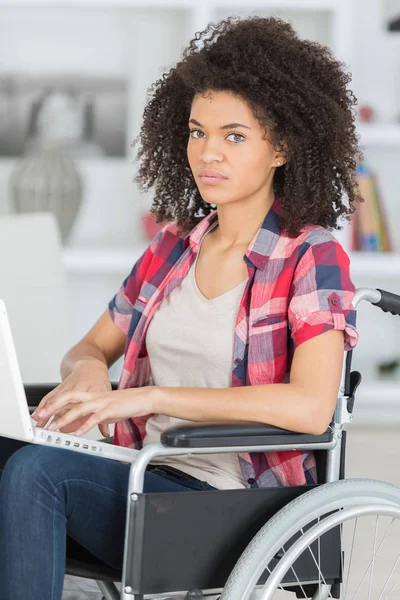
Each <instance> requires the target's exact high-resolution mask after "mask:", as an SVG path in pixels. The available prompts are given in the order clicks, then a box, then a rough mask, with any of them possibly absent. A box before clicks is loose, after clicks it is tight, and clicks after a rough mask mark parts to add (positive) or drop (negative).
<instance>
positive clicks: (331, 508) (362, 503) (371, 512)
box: [25, 288, 400, 600]
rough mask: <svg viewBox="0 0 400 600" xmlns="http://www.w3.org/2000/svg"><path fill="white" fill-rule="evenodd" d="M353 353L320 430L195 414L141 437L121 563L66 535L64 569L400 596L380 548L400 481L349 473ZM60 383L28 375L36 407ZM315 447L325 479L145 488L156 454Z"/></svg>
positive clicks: (184, 585) (96, 576) (262, 588)
mask: <svg viewBox="0 0 400 600" xmlns="http://www.w3.org/2000/svg"><path fill="white" fill-rule="evenodd" d="M361 300H367V301H369V302H371V303H372V304H374V305H376V306H378V307H380V308H381V309H382V310H383V311H384V312H390V313H391V314H393V315H399V314H400V296H398V295H396V294H393V293H390V292H387V291H383V290H380V289H373V288H359V289H357V290H356V294H355V298H354V301H353V305H354V307H355V308H356V307H357V305H358V304H359V302H360V301H361ZM351 360H352V351H348V352H346V356H345V360H344V363H343V371H342V378H341V384H340V390H339V395H338V399H337V404H336V410H335V413H334V416H333V419H332V422H331V424H330V426H329V428H328V429H327V431H326V432H325V433H323V434H322V435H309V434H300V433H295V432H291V431H287V430H283V429H279V428H276V427H271V426H269V425H264V424H257V423H247V422H238V423H234V424H232V423H229V424H226V423H210V424H207V423H196V424H195V425H193V426H192V425H190V426H179V427H174V428H171V429H169V430H167V431H165V432H164V433H163V435H162V437H161V441H160V443H157V444H151V445H148V446H145V447H144V448H143V449H142V450H141V451H140V453H139V455H138V458H137V460H136V461H135V462H134V463H133V464H132V465H131V468H130V476H129V485H128V494H127V515H126V529H125V542H124V560H123V567H122V570H121V571H118V570H115V569H113V568H111V567H110V566H108V565H107V564H105V563H103V562H102V561H100V560H99V559H97V557H95V556H94V555H92V554H91V553H90V552H89V551H87V550H86V549H85V548H84V547H82V546H80V545H79V544H78V543H77V542H76V541H75V540H73V539H72V538H69V537H68V538H67V560H66V570H65V573H66V574H68V575H73V576H78V577H84V578H89V579H93V580H95V581H96V582H97V584H98V586H99V588H100V590H101V592H102V593H103V596H104V600H117V599H118V600H144V598H146V599H147V598H167V597H171V598H172V597H177V596H178V597H181V598H182V597H183V598H185V599H186V600H190V599H195V598H196V599H200V598H202V597H203V596H207V595H213V596H219V598H220V600H248V599H250V598H251V600H254V599H255V598H257V599H258V598H261V599H262V600H280V599H284V598H289V599H290V598H293V599H294V598H312V599H313V600H325V599H327V598H349V599H350V598H357V597H359V598H368V599H370V598H378V597H379V599H382V600H384V599H385V598H387V597H390V596H391V597H393V595H392V594H393V592H396V590H397V592H398V593H399V596H397V597H400V585H397V583H399V582H400V576H399V579H398V581H397V583H394V579H393V575H394V573H395V568H396V567H397V563H398V562H399V559H400V552H399V556H398V557H397V560H396V561H393V557H392V555H391V554H390V552H389V554H388V551H386V553H385V552H383V550H382V552H383V555H382V557H381V555H379V557H378V554H380V550H381V549H383V548H384V547H385V541H386V539H387V538H388V536H389V534H390V535H391V534H392V532H393V531H394V529H393V523H395V522H400V521H399V520H400V488H398V487H396V486H394V485H391V484H388V483H385V482H382V481H377V480H372V479H348V480H346V479H345V447H346V434H347V432H346V430H345V429H344V425H345V424H347V423H350V422H351V421H352V419H353V408H354V401H355V392H356V390H357V388H358V386H359V384H360V382H361V374H360V373H359V372H358V371H351ZM53 387H54V384H53V385H50V386H49V385H47V386H43V385H41V384H35V385H25V390H26V394H27V398H28V405H29V408H30V412H33V410H34V408H35V407H36V406H37V404H38V403H39V402H40V400H41V398H42V397H43V396H44V395H45V394H46V393H48V392H49V391H50V389H52V388H53ZM116 388H117V385H116V384H115V383H113V389H116ZM103 441H104V440H103ZM311 449H313V450H314V451H315V456H316V462H317V474H318V482H319V483H317V484H314V485H305V486H294V487H280V488H276V487H273V488H250V489H234V490H203V491H201V492H197V491H189V492H185V493H181V492H170V493H151V494H145V493H143V480H144V473H145V470H146V467H147V465H148V464H149V462H150V461H151V460H152V459H154V458H155V457H157V456H176V455H184V454H213V453H222V452H236V453H239V452H245V451H248V452H268V451H281V450H282V451H283V450H285V451H286V450H307V451H308V450H311ZM362 519H367V521H366V523H367V524H368V523H371V520H372V535H371V538H370V540H369V542H368V541H367V540H366V539H365V528H363V529H362V531H361V558H365V556H366V557H367V560H366V568H364V567H363V569H362V570H361V571H360V565H359V563H358V562H357V561H355V569H356V575H357V577H356V581H355V583H350V582H349V578H350V575H349V574H350V569H351V567H353V566H354V563H353V560H354V559H353V555H354V545H355V538H356V533H357V535H358V532H359V530H360V528H358V529H357V524H358V521H359V520H360V521H361V520H362ZM385 519H386V520H389V525H388V526H387V525H386V521H385ZM382 521H384V523H385V525H384V526H382ZM353 522H354V523H355V524H354V525H353V528H351V524H352V523H353ZM363 523H364V521H363ZM348 527H350V529H348ZM382 531H383V533H382ZM396 535H397V538H396V537H395V538H394V539H395V540H396V539H397V540H399V539H400V537H399V536H398V532H397V534H396ZM346 536H347V537H346ZM395 543H396V542H395ZM397 546H400V543H397ZM378 551H379V552H378ZM380 560H381V561H383V562H382V565H383V566H385V567H386V569H387V570H388V571H389V577H387V578H386V580H385V581H384V582H382V581H380V580H379V581H378V583H376V578H375V579H374V577H373V575H376V574H377V572H378V576H379V577H380V571H381V570H382V569H381V566H382V565H380V563H379V561H380ZM399 567H400V565H399ZM359 575H360V576H359ZM379 577H378V579H379ZM116 584H120V587H121V591H119V590H118V588H117V586H116ZM348 593H349V594H350V595H349V596H348V595H347V594H348ZM367 594H368V595H367ZM371 594H372V595H371ZM378 594H380V595H379V596H378Z"/></svg>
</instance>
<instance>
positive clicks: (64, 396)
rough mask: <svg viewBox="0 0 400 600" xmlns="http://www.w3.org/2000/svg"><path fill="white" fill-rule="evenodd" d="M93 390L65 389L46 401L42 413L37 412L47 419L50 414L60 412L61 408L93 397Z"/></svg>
mask: <svg viewBox="0 0 400 600" xmlns="http://www.w3.org/2000/svg"><path fill="white" fill-rule="evenodd" d="M93 396H94V394H93V392H82V391H67V392H62V393H61V394H59V395H57V397H56V399H54V400H51V401H49V402H48V403H47V405H46V408H44V409H43V413H42V412H40V414H39V413H38V416H39V417H40V418H42V419H43V418H46V419H48V418H49V417H51V416H52V415H55V414H56V413H58V412H60V411H61V409H63V408H66V407H70V405H73V404H79V403H81V402H85V401H87V400H91V399H92V398H93Z"/></svg>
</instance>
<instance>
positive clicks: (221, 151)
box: [187, 91, 284, 205]
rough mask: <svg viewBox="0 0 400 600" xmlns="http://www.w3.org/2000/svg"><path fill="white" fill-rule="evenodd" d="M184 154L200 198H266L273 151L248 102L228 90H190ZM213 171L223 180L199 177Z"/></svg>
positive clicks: (217, 200)
mask: <svg viewBox="0 0 400 600" xmlns="http://www.w3.org/2000/svg"><path fill="white" fill-rule="evenodd" d="M189 129H190V131H189V134H188V135H189V141H188V145H187V155H188V161H189V165H190V168H191V170H192V173H193V176H194V179H195V182H196V184H197V187H198V189H199V192H200V194H201V197H202V198H203V200H204V201H205V202H209V203H210V204H216V205H218V204H226V203H228V202H235V201H239V200H243V201H244V200H246V199H252V198H258V197H259V198H260V201H266V200H268V199H269V196H270V193H271V190H272V181H273V176H274V173H275V168H276V167H277V166H279V165H278V162H280V164H281V165H282V164H283V162H284V157H283V156H282V154H281V155H278V153H277V152H276V151H275V150H274V148H273V147H272V145H271V144H270V142H269V141H268V140H266V139H264V138H265V136H264V131H263V129H262V128H261V126H260V124H259V123H258V121H257V120H256V119H255V117H254V116H253V113H252V111H251V110H250V108H249V106H248V104H247V103H246V102H245V101H244V100H242V99H241V98H239V97H237V96H234V95H233V94H231V93H230V92H215V91H209V92H206V93H204V94H196V95H195V96H194V98H193V101H192V106H191V112H190V117H189ZM209 170H211V171H216V172H217V173H219V174H221V175H222V176H223V177H224V178H223V179H212V178H207V177H206V176H205V177H201V174H202V171H209Z"/></svg>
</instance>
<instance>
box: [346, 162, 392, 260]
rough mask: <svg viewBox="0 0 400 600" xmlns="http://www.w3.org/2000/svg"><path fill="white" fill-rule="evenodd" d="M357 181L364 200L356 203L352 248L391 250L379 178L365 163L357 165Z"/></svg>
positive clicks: (352, 227)
mask: <svg viewBox="0 0 400 600" xmlns="http://www.w3.org/2000/svg"><path fill="white" fill-rule="evenodd" d="M357 182H358V187H359V192H360V195H361V197H362V198H363V200H364V201H363V202H359V203H358V204H357V205H356V210H355V212H354V213H353V218H352V226H351V249H352V250H353V251H362V252H391V251H392V250H393V245H392V241H391V239H390V234H389V228H388V221H387V215H386V210H385V207H384V203H383V200H382V196H381V194H380V193H379V188H378V183H377V178H376V176H375V174H374V173H373V172H372V171H371V169H369V167H368V166H367V165H366V164H365V163H360V164H359V165H358V166H357Z"/></svg>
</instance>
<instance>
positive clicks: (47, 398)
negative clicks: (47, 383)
mask: <svg viewBox="0 0 400 600" xmlns="http://www.w3.org/2000/svg"><path fill="white" fill-rule="evenodd" d="M58 387H59V386H57V387H56V388H54V389H53V390H51V392H49V393H48V394H46V395H45V396H43V398H42V399H41V401H40V402H39V404H38V405H37V407H36V408H35V410H34V411H33V413H32V414H31V417H34V416H37V414H38V412H39V411H40V410H42V409H43V408H44V407H45V406H46V405H47V403H48V402H49V401H50V400H52V398H53V397H54V396H55V395H56V393H57V392H56V390H58Z"/></svg>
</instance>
